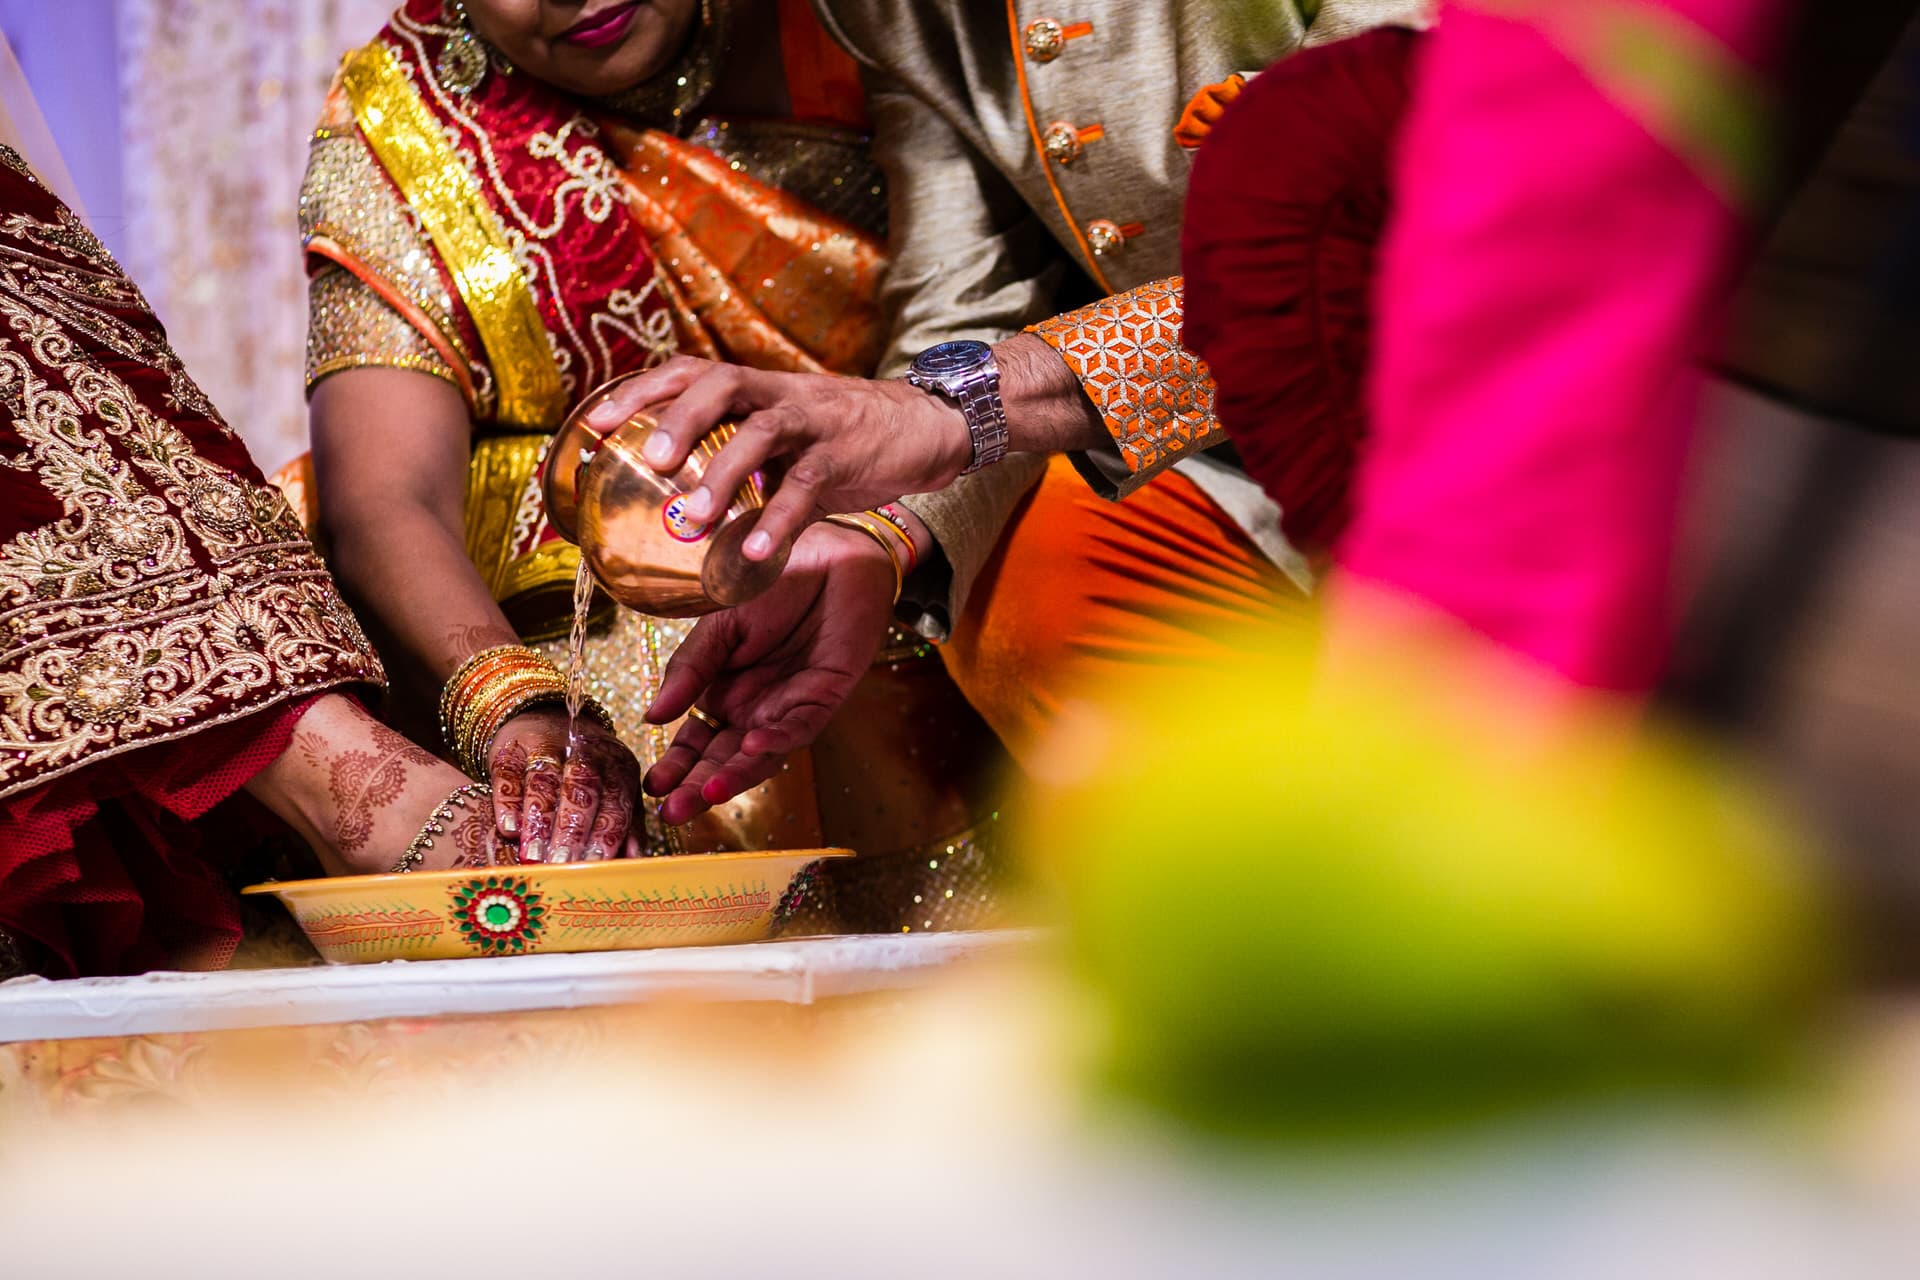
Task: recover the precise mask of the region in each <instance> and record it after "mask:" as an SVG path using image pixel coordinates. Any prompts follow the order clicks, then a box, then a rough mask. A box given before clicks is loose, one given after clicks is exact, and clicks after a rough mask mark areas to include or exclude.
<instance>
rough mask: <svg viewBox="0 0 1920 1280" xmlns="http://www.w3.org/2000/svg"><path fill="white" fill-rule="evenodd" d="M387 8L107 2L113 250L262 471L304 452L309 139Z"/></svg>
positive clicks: (290, 2) (359, 0)
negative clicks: (115, 160)
mask: <svg viewBox="0 0 1920 1280" xmlns="http://www.w3.org/2000/svg"><path fill="white" fill-rule="evenodd" d="M46 2H48V3H51V2H52V0H46ZM398 3H399V0H117V10H116V17H117V21H118V27H119V32H118V34H119V44H120V94H121V108H122V113H121V121H122V132H123V134H124V141H125V153H124V163H125V171H124V176H123V181H124V183H125V192H126V213H127V234H126V237H125V248H124V252H123V254H122V257H123V259H124V260H125V265H126V267H127V270H128V272H129V273H130V274H131V275H132V276H133V278H134V279H135V280H137V281H138V282H139V283H140V286H141V288H142V289H144V290H145V291H146V294H147V297H148V299H149V300H150V301H151V302H152V303H153V306H154V309H155V311H157V312H158V313H159V316H160V318H161V320H162V321H163V322H164V323H165V324H166V326H167V333H168V335H169V336H170V337H171V338H172V340H173V345H174V348H175V350H177V351H178V352H179V354H180V357H181V359H182V360H183V361H185V363H186V366H187V369H188V370H189V371H190V372H191V373H192V374H193V376H194V378H195V379H196V380H198V381H199V383H200V385H201V386H202V387H203V388H204V389H205V390H206V392H207V394H208V395H209V396H211V397H212V399H213V402H214V403H215V404H216V405H218V406H219V407H220V410H221V412H222V413H223V414H224V415H225V416H226V418H227V420H228V421H229V422H231V423H232V424H233V426H234V428H235V429H236V430H237V431H239V432H240V434H241V435H242V437H244V438H245V440H246V442H247V444H248V446H249V447H250V448H251V449H252V451H253V454H254V458H255V460H256V461H258V462H259V464H260V465H261V466H262V467H263V468H264V469H266V470H268V471H271V470H273V469H274V468H275V467H277V466H279V465H280V464H281V463H283V462H285V461H287V460H288V459H289V458H292V457H294V456H295V455H296V454H298V453H300V452H301V451H303V450H304V449H305V448H306V447H307V412H306V401H305V397H304V393H303V389H302V385H301V368H302V359H303V355H304V351H305V346H306V333H307V309H306V280H305V276H304V274H303V272H302V269H301V259H300V244H299V224H298V201H299V197H300V177H301V174H302V172H303V171H304V169H305V167H306V162H307V139H308V137H309V135H310V134H311V132H312V129H313V124H314V121H315V120H316V119H317V118H318V116H319V111H320V104H321V100H322V99H323V98H324V97H325V95H326V89H327V84H328V82H329V81H330V80H331V78H332V76H333V71H334V68H335V67H336V66H337V65H338V63H339V61H340V56H341V54H343V53H345V52H346V51H347V50H348V49H349V48H351V47H353V46H355V45H358V44H364V43H365V42H366V41H368V40H370V39H372V38H373V35H374V33H375V32H376V31H378V30H379V28H380V25H381V23H382V22H384V21H385V20H386V17H387V15H388V14H389V13H390V12H391V11H392V9H393V8H395V7H396V6H397V5H398Z"/></svg>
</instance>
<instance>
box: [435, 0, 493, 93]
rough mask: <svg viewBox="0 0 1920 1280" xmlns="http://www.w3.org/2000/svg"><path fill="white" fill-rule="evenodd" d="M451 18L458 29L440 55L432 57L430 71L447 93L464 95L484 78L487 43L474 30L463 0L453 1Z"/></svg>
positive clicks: (476, 87)
mask: <svg viewBox="0 0 1920 1280" xmlns="http://www.w3.org/2000/svg"><path fill="white" fill-rule="evenodd" d="M453 21H454V25H455V26H456V27H458V28H459V30H458V31H456V32H455V33H454V34H453V35H452V36H450V37H449V38H448V39H447V43H446V45H445V46H444V47H442V48H441V50H440V56H439V57H437V58H435V59H434V60H433V71H434V74H435V75H436V76H438V77H439V80H440V84H441V86H442V87H443V88H445V89H446V90H447V92H449V93H457V94H459V95H460V96H461V97H463V98H464V97H466V96H467V95H468V94H471V93H472V92H473V91H474V90H475V89H478V88H479V87H480V82H481V81H482V80H485V79H486V78H487V46H486V43H485V42H484V41H482V40H481V39H480V37H479V36H478V35H476V34H475V33H474V30H473V23H472V21H471V20H470V19H468V17H467V5H466V0H453Z"/></svg>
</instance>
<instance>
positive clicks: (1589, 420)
mask: <svg viewBox="0 0 1920 1280" xmlns="http://www.w3.org/2000/svg"><path fill="white" fill-rule="evenodd" d="M1561 2H1562V3H1565V2H1567V0H1561ZM1489 7H1491V6H1489ZM1645 7H1647V8H1661V9H1666V10H1670V11H1674V12H1676V13H1678V14H1679V15H1680V16H1682V17H1684V18H1686V19H1687V20H1689V21H1691V22H1692V23H1694V24H1695V25H1697V26H1698V27H1700V28H1701V29H1703V30H1704V31H1705V32H1707V33H1709V34H1711V35H1712V36H1714V37H1716V38H1717V39H1718V40H1719V41H1720V42H1721V43H1722V44H1723V45H1724V46H1725V47H1726V48H1728V49H1729V50H1731V51H1733V52H1734V53H1735V54H1736V55H1737V56H1739V57H1741V58H1742V59H1745V60H1753V59H1756V58H1758V57H1759V56H1760V53H1761V52H1762V51H1763V50H1764V48H1765V47H1766V42H1767V40H1768V37H1769V35H1770V33H1771V32H1772V30H1773V29H1774V27H1775V25H1776V23H1777V21H1778V19H1779V17H1780V14H1781V11H1782V10H1783V8H1784V7H1785V6H1784V5H1783V4H1782V3H1780V2H1779V0H1661V2H1656V0H1645ZM1537 8H1538V10H1539V11H1541V12H1544V13H1549V14H1550V13H1552V12H1553V11H1555V10H1556V9H1558V8H1559V5H1558V4H1556V3H1555V2H1554V0H1547V2H1546V3H1545V4H1543V5H1540V6H1537ZM1506 9H1507V10H1508V11H1516V9H1517V7H1516V6H1506ZM1560 12H1561V14H1562V16H1564V15H1565V13H1566V11H1564V10H1561V11H1560ZM1549 20H1551V19H1549ZM1423 58H1424V60H1423V62H1422V63H1421V65H1420V68H1419V75H1418V82H1417V85H1416V88H1415V91H1414V98H1413V104H1412V109H1411V113H1410V116H1409V118H1408V120H1407V125H1406V130H1405V133H1404V135H1403V137H1402V140H1401V144H1400V149H1399V153H1398V158H1397V161H1396V175H1395V186H1394V190H1395V212H1394V217H1393V220H1392V223H1391V225H1390V228H1389V232H1388V238H1387V242H1386V245H1385V246H1384V249H1383V258H1382V263H1381V276H1380V286H1379V295H1378V313H1377V315H1378V320H1377V324H1378V328H1377V344H1378V345H1377V347H1376V352H1377V359H1376V363H1375V365H1374V370H1373V384H1372V388H1371V399H1372V407H1373V412H1374V431H1373V437H1372V440H1371V443H1370V445H1369V446H1368V448H1367V451H1366V453H1365V456H1364V457H1363V460H1362V462H1361V473H1360V476H1359V478H1358V481H1357V485H1358V492H1357V501H1356V504H1355V507H1356V516H1355V519H1354V522H1353V524H1352V525H1351V526H1350V528H1349V530H1348V533H1347V536H1346V538H1345V540H1344V541H1343V543H1342V544H1341V547H1340V548H1339V551H1338V561H1339V564H1340V567H1341V570H1342V574H1341V577H1340V578H1339V579H1337V580H1336V581H1337V585H1336V586H1335V587H1334V589H1333V598H1334V609H1335V617H1336V623H1337V624H1338V623H1340V622H1343V621H1346V620H1347V618H1346V617H1343V615H1348V616H1351V615H1354V614H1357V613H1364V612H1365V610H1366V604H1365V602H1366V600H1367V598H1368V597H1369V595H1370V594H1371V593H1376V592H1381V591H1384V592H1385V593H1387V594H1388V595H1390V596H1391V597H1393V598H1395V599H1397V600H1401V601H1405V600H1408V599H1411V600H1412V601H1415V602H1418V603H1421V604H1424V605H1425V606H1428V607H1431V608H1436V609H1438V610H1439V611H1441V612H1442V613H1444V614H1447V615H1451V616H1452V617H1454V618H1457V619H1459V620H1460V621H1462V622H1464V623H1465V624H1466V625H1467V626H1468V627H1469V628H1471V629H1472V630H1474V631H1477V632H1479V633H1481V634H1482V635H1484V636H1486V637H1489V638H1491V639H1492V640H1494V641H1496V642H1497V643H1498V644H1500V645H1502V646H1504V647H1506V648H1507V649H1509V650H1511V651H1515V652H1517V653H1519V654H1521V655H1523V656H1524V657H1526V658H1529V659H1532V660H1533V661H1534V662H1537V663H1539V664H1541V665H1543V666H1544V667H1546V668H1547V669H1549V670H1550V671H1552V672H1555V673H1557V674H1558V675H1560V676H1562V677H1564V678H1566V679H1568V680H1571V681H1573V682H1575V683H1577V684H1579V685H1582V686H1587V687H1592V688H1597V689H1604V690H1613V691H1620V692H1628V693H1633V692H1640V691H1644V690H1646V689H1648V688H1650V687H1651V685H1652V684H1653V682H1654V681H1655V679H1656V678H1657V677H1658V675H1659V673H1660V671H1661V668H1662V665H1663V662H1664V659H1665V657H1666V654H1667V649H1668V644H1669V632H1670V621H1671V614H1672V601H1671V599H1670V590H1671V588H1670V562H1671V559H1672V553H1673V544H1674V536H1675V526H1676V521H1677V512H1678V507H1679V499H1680V486H1681V478H1682V470H1683V466H1684V464H1685V460H1686V457H1687V453H1688V446H1689V443H1690V441H1691V438H1692V435H1693V424H1694V417H1695V412H1696V406H1697V402H1698V399H1699V395H1700V392H1701V389H1702V376H1701V375H1700V373H1699V372H1697V365H1696V364H1695V362H1694V357H1695V356H1696V355H1698V354H1699V353H1700V352H1701V351H1702V349H1703V347H1704V346H1705V345H1706V343H1707V342H1708V340H1709V339H1710V337H1711V335H1712V332H1713V329H1714V327H1715V319H1716V312H1717V309H1718V304H1719V302H1720V299H1721V294H1722V289H1723V285H1724V282H1725V274H1726V267H1727V265H1728V261H1729V258H1730V255H1731V253H1732V251H1733V249H1734V247H1735V245H1736V243H1737V241H1738V238H1739V235H1740V229H1741V227H1740V216H1739V213H1738V211H1737V210H1736V209H1735V208H1733V207H1732V205H1731V204H1730V203H1729V202H1728V200H1727V198H1726V197H1724V196H1723V195H1722V194H1720V193H1718V192H1716V191H1715V190H1714V189H1713V188H1711V187H1710V186H1709V185H1708V183H1707V181H1705V180H1704V179H1703V178H1702V177H1701V176H1700V175H1699V174H1698V173H1696V172H1695V171H1694V170H1693V169H1692V168H1691V167H1690V166H1689V165H1688V163H1687V162H1686V161H1684V160H1683V159H1682V158H1681V157H1680V156H1679V155H1678V154H1677V153H1676V152H1675V151H1673V150H1672V149H1670V148H1669V147H1668V146H1667V145H1666V144H1665V143H1663V142H1662V141H1661V140H1659V139H1656V138H1655V137H1654V136H1653V135H1652V134H1650V133H1649V132H1648V131H1647V130H1646V129H1645V128H1644V127H1642V125H1641V124H1639V123H1637V122H1636V121H1635V120H1634V119H1632V118H1630V117H1629V116H1628V115H1627V114H1626V113H1625V112H1623V111H1622V110H1621V109H1620V108H1619V107H1618V106H1617V105H1616V104H1615V103H1614V102H1613V101H1611V100H1610V99H1609V98H1608V97H1607V96H1606V94H1605V93H1604V92H1603V91H1602V90H1601V89H1600V88H1599V87H1597V86H1596V84H1595V82H1594V81H1593V80H1592V79H1590V78H1589V77H1588V75H1587V73H1586V72H1585V71H1584V70H1583V69H1582V68H1581V67H1579V66H1577V65H1576V64H1575V63H1574V62H1573V61H1571V60H1569V58H1568V57H1567V56H1565V55H1564V54H1563V53H1562V52H1561V51H1560V49H1559V48H1558V47H1556V45H1555V43H1554V42H1553V41H1552V40H1551V39H1550V38H1549V37H1548V35H1546V34H1543V33H1542V31H1541V30H1539V29H1536V27H1534V26H1532V25H1529V23H1528V22H1526V21H1522V20H1517V19H1515V18H1512V17H1504V16H1495V15H1494V14H1493V13H1491V12H1487V11H1484V10H1479V9H1476V7H1475V6H1473V5H1470V4H1455V5H1450V6H1447V7H1446V8H1445V9H1444V10H1443V13H1442V16H1441V19H1440V22H1439V25H1438V28H1437V30H1436V31H1435V32H1434V33H1433V35H1432V37H1431V40H1430V42H1429V44H1428V46H1427V48H1426V50H1425V52H1424V55H1423Z"/></svg>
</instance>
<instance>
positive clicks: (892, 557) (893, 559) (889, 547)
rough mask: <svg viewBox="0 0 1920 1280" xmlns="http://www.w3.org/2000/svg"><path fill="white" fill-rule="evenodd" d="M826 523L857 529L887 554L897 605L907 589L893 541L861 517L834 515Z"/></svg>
mask: <svg viewBox="0 0 1920 1280" xmlns="http://www.w3.org/2000/svg"><path fill="white" fill-rule="evenodd" d="M827 523H828V524H837V525H839V526H840V527H841V528H843V529H858V530H859V531H860V532H862V533H864V534H866V535H867V536H868V537H869V538H872V539H873V540H874V541H875V542H877V543H879V544H880V549H881V550H882V551H884V552H886V553H887V563H888V564H890V565H892V566H893V602H894V603H895V604H899V603H900V593H901V592H902V591H904V590H906V587H907V575H906V572H905V571H904V570H902V569H901V567H900V553H899V552H898V551H895V550H894V549H893V540H892V539H891V538H889V537H887V535H886V534H884V533H882V532H880V530H879V529H878V528H876V527H875V526H874V523H873V521H871V520H869V519H866V518H865V517H863V516H859V515H852V514H848V513H836V514H834V515H830V516H828V517H827Z"/></svg>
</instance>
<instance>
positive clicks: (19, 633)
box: [0, 148, 382, 976]
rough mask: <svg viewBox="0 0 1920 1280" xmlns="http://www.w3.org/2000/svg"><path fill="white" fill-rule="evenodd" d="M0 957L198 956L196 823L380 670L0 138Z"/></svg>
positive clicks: (181, 374) (303, 548) (83, 965)
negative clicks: (302, 722) (301, 729)
mask: <svg viewBox="0 0 1920 1280" xmlns="http://www.w3.org/2000/svg"><path fill="white" fill-rule="evenodd" d="M0 459H4V462H5V464H6V465H5V466H4V467H0V938H4V939H5V941H4V943H0V964H8V963H17V961H18V960H19V959H21V958H24V959H25V961H26V967H28V968H31V969H34V970H37V971H41V972H45V973H48V974H50V975H53V976H65V975H73V974H98V973H126V972H133V971H137V970H140V969H145V968H151V967H155V966H159V965H173V966H179V967H215V966H218V965H220V964H222V963H224V961H225V960H226V959H227V958H228V957H230V956H231V954H232V952H233V948H234V946H235V944H236V943H237V942H238V940H239V935H240V930H239V918H238V913H237V909H236V906H235V903H234V900H233V898H232V895H231V894H230V893H229V892H228V891H227V889H226V887H225V885H224V884H223V883H222V880H221V877H220V875H219V873H218V872H217V871H216V870H215V868H214V867H213V865H212V864H211V863H210V862H209V861H208V860H207V859H206V858H205V857H204V856H202V844H203V841H205V842H206V843H207V844H208V845H209V846H211V845H213V843H214V842H213V841H208V840H207V837H208V835H209V830H210V828H209V827H208V826H207V825H206V824H205V822H204V821H203V820H204V819H205V818H206V817H207V816H208V815H209V813H210V812H211V811H212V810H214V809H215V807H216V806H218V805H220V803H221V802H222V801H224V800H226V799H227V798H228V797H230V796H232V795H233V793H234V792H236V791H238V790H239V789H240V788H241V787H242V786H243V785H244V784H245V783H246V782H247V781H248V780H249V779H250V778H252V777H253V775H254V774H256V773H258V772H259V771H260V770H261V769H262V768H264V767H265V766H266V765H267V764H269V763H270V762H271V761H272V760H273V759H274V757H275V756H277V755H278V754H279V753H280V751H281V750H282V749H284V747H285V746H286V743H287V740H288V738H289V737H290V735H291V734H292V731H293V724H294V722H295V721H296V720H297V719H298V718H299V715H300V713H301V712H302V711H304V710H305V708H306V707H307V705H308V704H309V703H310V702H311V701H312V697H313V695H314V694H315V693H317V692H318V691H320V690H323V689H326V688H330V687H333V686H337V685H341V684H346V683H357V682H364V681H378V680H380V679H381V678H382V676H381V671H380V666H379V662H378V660H377V659H376V658H375V657H374V654H373V651H372V649H371V648H370V647H369V645H368V644H367V641H366V637H365V636H364V635H363V634H362V633H361V630H360V626H359V624H358V622H357V621H355V619H354V617H353V615H352V613H351V612H349V611H348V609H347V607H346V606H345V604H343V603H342V602H341V600H340V598H339V596H338V595H337V594H336V593H335V591H334V588H333V584H332V581H331V579H329V577H328V576H327V572H326V569H325V568H324V566H323V565H322V564H321V563H320V560H319V557H318V556H317V555H316V554H315V553H314V550H313V547H312V545H311V544H310V543H309V542H308V541H307V539H306V537H305V535H304V534H303V533H302V531H301V528H300V525H299V522H298V520H297V519H296V518H295V517H294V515H293V513H292V512H291V511H290V510H289V509H288V508H287V505H286V503H285V501H284V500H283V499H282V498H281V497H280V495H279V493H278V492H277V491H276V490H275V489H273V488H272V487H271V486H269V485H268V484H267V483H266V482H265V480H264V479H263V478H262V477H261V475H260V473H259V471H258V470H257V469H256V468H255V467H254V465H253V463H252V461H251V460H250V459H249V458H248V456H247V451H246V448H245V446H244V445H242V444H241V442H240V440H239V438H238V437H236V436H235V435H234V434H233V432H232V431H231V430H230V429H229V428H228V427H227V425H226V424H225V423H224V422H222V421H221V419H220V416H219V414H218V413H217V412H216V411H215V410H214V408H213V406H212V405H211V404H209V403H208V402H207V400H206V397H205V396H204V395H203V394H202V393H201V391H200V389H199V388H198V387H197V386H195V385H194V383H193V380H192V379H191V378H189V377H188V376H187V374H186V371H185V370H184V369H182V368H181V366H180V362H179V360H178V359H177V358H176V357H175V356H174V354H173V352H172V350H171V349H170V348H169V347H168V345H167V341H166V335H165V333H164V331H163V330H162V329H161V327H160V324H159V322H158V321H157V320H156V319H155V318H154V316H153V313H152V312H151V311H150V310H149V309H148V308H147V305H146V302H145V300H144V299H142V298H141V296H140V293H139V291H138V290H137V289H136V288H135V287H134V286H133V284H132V282H131V281H129V280H128V279H127V277H126V276H125V275H124V274H123V273H122V272H121V271H120V269H119V267H118V266H117V265H116V264H115V263H114V261H113V259H112V258H111V257H110V256H109V255H108V254H107V252H106V250H105V249H104V248H102V247H101V245H100V243H99V241H98V240H96V239H95V238H94V236H93V234H92V233H91V232H90V231H88V230H87V229H86V227H85V226H83V225H82V224H81V223H80V222H79V221H78V220H77V219H76V218H75V217H74V216H73V214H72V213H71V211H69V210H68V209H67V208H66V207H65V206H64V205H63V204H61V203H60V201H59V200H58V199H57V198H56V197H55V196H54V195H53V194H52V193H51V192H49V191H48V190H47V189H46V188H45V187H44V186H42V185H41V184H40V183H39V182H38V181H37V180H36V179H35V178H34V177H33V175H32V174H31V173H30V172H29V171H28V170H27V168H26V166H25V164H24V163H23V162H22V161H21V160H20V158H19V156H17V155H15V154H14V153H13V152H12V151H11V150H10V149H5V148H0Z"/></svg>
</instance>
